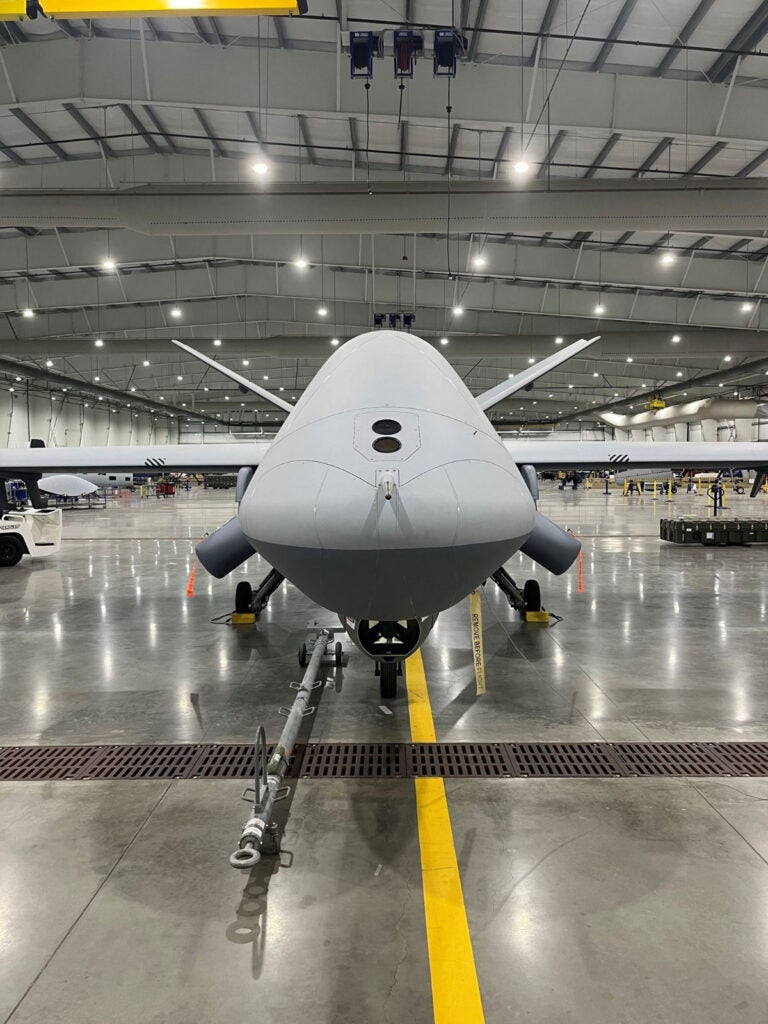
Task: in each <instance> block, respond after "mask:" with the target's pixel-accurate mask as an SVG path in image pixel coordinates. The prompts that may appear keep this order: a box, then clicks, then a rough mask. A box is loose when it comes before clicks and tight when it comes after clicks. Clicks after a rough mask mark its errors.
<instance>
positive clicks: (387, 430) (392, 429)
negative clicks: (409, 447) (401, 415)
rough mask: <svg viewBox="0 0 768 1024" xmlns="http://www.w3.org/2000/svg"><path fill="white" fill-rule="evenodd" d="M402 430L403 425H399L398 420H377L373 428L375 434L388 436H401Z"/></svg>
mask: <svg viewBox="0 0 768 1024" xmlns="http://www.w3.org/2000/svg"><path fill="white" fill-rule="evenodd" d="M402 429H403V428H402V425H401V424H400V423H398V422H397V420H376V422H375V423H374V424H373V426H372V427H371V430H372V431H373V432H374V434H387V435H388V434H399V433H400V431H401V430H402ZM374 447H375V446H374ZM398 447H399V445H398Z"/></svg>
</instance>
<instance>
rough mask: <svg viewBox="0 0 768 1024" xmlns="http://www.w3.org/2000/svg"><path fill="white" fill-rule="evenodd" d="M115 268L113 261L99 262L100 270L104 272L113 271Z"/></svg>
mask: <svg viewBox="0 0 768 1024" xmlns="http://www.w3.org/2000/svg"><path fill="white" fill-rule="evenodd" d="M116 266H117V264H116V263H115V261H114V260H110V259H106V260H102V262H101V269H102V270H106V271H110V270H114V269H115V267H116Z"/></svg>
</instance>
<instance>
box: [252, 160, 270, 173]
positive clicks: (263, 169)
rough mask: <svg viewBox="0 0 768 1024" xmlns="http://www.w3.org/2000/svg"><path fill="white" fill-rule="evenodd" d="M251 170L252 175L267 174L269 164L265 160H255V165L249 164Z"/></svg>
mask: <svg viewBox="0 0 768 1024" xmlns="http://www.w3.org/2000/svg"><path fill="white" fill-rule="evenodd" d="M251 170H252V171H253V173H254V174H258V175H264V174H267V173H269V164H268V163H267V162H266V160H257V161H256V163H254V164H251Z"/></svg>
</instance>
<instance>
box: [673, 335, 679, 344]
mask: <svg viewBox="0 0 768 1024" xmlns="http://www.w3.org/2000/svg"><path fill="white" fill-rule="evenodd" d="M672 341H673V343H674V344H675V345H676V344H677V343H678V341H680V335H679V334H673V335H672Z"/></svg>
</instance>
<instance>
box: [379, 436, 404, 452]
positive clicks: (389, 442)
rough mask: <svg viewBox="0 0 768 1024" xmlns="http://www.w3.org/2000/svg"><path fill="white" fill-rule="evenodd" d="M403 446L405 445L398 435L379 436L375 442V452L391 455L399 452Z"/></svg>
mask: <svg viewBox="0 0 768 1024" xmlns="http://www.w3.org/2000/svg"><path fill="white" fill-rule="evenodd" d="M402 447H403V446H402V445H401V444H400V442H399V441H398V440H397V438H396V437H377V438H376V440H375V441H374V442H373V450H374V451H375V452H381V453H382V454H384V455H391V454H392V453H393V452H399V451H400V449H401V448H402Z"/></svg>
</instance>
